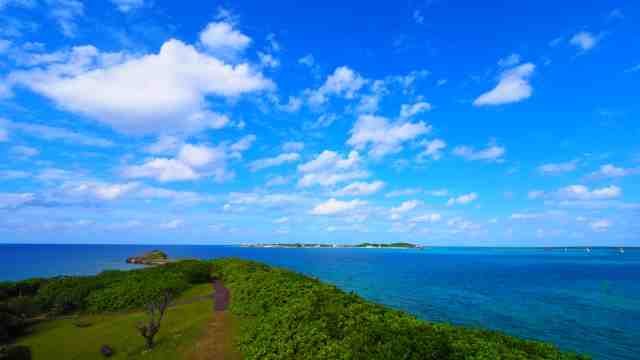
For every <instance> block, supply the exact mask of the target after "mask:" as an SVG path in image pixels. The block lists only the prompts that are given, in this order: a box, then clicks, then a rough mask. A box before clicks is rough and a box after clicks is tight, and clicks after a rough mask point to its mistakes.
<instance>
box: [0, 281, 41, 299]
mask: <svg viewBox="0 0 640 360" xmlns="http://www.w3.org/2000/svg"><path fill="white" fill-rule="evenodd" d="M45 281H46V280H44V279H28V280H22V281H18V282H3V283H0V301H4V300H6V299H9V298H12V297H17V296H33V295H35V294H36V293H37V292H38V289H40V287H41V286H42V285H43V284H44V283H45Z"/></svg>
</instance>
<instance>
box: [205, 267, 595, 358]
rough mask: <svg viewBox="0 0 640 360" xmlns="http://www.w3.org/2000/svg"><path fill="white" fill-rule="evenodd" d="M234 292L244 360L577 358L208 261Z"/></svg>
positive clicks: (312, 283)
mask: <svg viewBox="0 0 640 360" xmlns="http://www.w3.org/2000/svg"><path fill="white" fill-rule="evenodd" d="M212 271H213V273H214V274H215V275H216V276H219V277H222V279H223V280H224V281H225V285H226V286H227V287H228V288H229V289H230V290H231V293H232V294H233V301H232V302H231V307H230V309H231V311H232V312H233V313H234V314H235V315H236V316H238V317H239V318H240V319H241V321H240V334H241V335H240V339H239V347H240V349H241V350H242V352H243V353H244V355H245V358H248V359H363V360H364V359H367V360H369V359H372V360H373V359H403V360H404V359H416V360H418V359H420V360H422V359H433V360H436V359H437V360H447V359H475V360H481V359H514V360H515V359H554V360H569V359H584V358H583V357H580V356H578V355H574V354H569V353H562V352H560V351H559V350H558V349H556V348H555V347H554V346H551V345H547V344H544V343H539V342H534V341H526V340H520V339H517V338H514V337H511V336H507V335H503V334H501V333H498V332H494V331H485V330H474V329H467V328H464V327H457V326H451V325H447V324H433V323H429V322H425V321H422V320H419V319H416V318H415V317H413V316H410V315H409V314H406V313H403V312H400V311H395V310H391V309H388V308H386V307H383V306H381V305H377V304H373V303H370V302H367V301H365V300H363V299H362V298H360V297H358V296H357V295H355V294H347V293H345V292H343V291H341V290H339V289H337V288H336V287H335V286H331V285H327V284H324V283H321V282H320V281H318V280H315V279H311V278H309V277H306V276H303V275H300V274H297V273H293V272H290V271H286V270H282V269H275V268H270V267H268V266H266V265H263V264H259V263H255V262H250V261H242V260H237V259H221V260H215V261H213V262H212Z"/></svg>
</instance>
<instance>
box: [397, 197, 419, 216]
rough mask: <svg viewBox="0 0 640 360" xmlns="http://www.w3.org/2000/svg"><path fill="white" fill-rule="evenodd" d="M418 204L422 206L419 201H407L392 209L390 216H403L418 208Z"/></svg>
mask: <svg viewBox="0 0 640 360" xmlns="http://www.w3.org/2000/svg"><path fill="white" fill-rule="evenodd" d="M420 204H422V202H421V201H420V200H407V201H405V202H403V203H402V204H400V205H399V206H396V207H392V208H391V210H390V211H391V214H392V216H393V215H394V214H395V215H399V214H404V213H406V212H409V211H411V210H413V209H415V208H416V207H418V206H420Z"/></svg>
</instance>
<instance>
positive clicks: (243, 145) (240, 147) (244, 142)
mask: <svg viewBox="0 0 640 360" xmlns="http://www.w3.org/2000/svg"><path fill="white" fill-rule="evenodd" d="M254 141H256V136H255V135H253V134H249V135H246V136H244V137H243V138H242V139H240V140H238V141H237V142H235V143H233V144H232V145H231V150H232V151H238V152H243V151H247V150H249V148H250V147H251V145H252V144H253V142H254Z"/></svg>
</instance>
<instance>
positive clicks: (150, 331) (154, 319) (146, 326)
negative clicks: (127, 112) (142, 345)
mask: <svg viewBox="0 0 640 360" xmlns="http://www.w3.org/2000/svg"><path fill="white" fill-rule="evenodd" d="M169 303H171V293H170V292H168V291H166V292H165V293H164V294H162V297H160V298H158V299H154V300H152V301H151V302H149V303H148V304H147V315H149V319H148V321H146V322H145V321H140V322H138V324H136V328H137V329H138V333H140V335H142V337H144V339H145V342H146V345H147V348H148V349H151V348H153V346H154V345H155V342H154V338H155V337H156V335H157V334H158V331H160V325H161V324H162V318H164V313H165V311H166V310H167V307H168V306H169Z"/></svg>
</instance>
